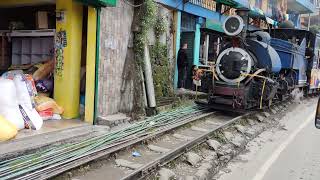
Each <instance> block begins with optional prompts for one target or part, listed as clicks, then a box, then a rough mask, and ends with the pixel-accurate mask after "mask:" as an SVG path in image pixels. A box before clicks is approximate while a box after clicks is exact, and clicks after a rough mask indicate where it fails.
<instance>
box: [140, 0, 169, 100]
mask: <svg viewBox="0 0 320 180" xmlns="http://www.w3.org/2000/svg"><path fill="white" fill-rule="evenodd" d="M158 12H159V11H158V7H157V4H156V2H154V1H153V0H145V3H144V4H143V6H142V9H141V11H140V17H139V18H140V21H139V23H140V24H139V31H138V32H136V34H135V38H134V52H135V56H136V62H137V64H138V66H139V67H140V68H141V66H142V65H143V58H144V46H145V44H146V43H148V39H147V36H148V32H149V30H151V29H153V30H154V32H155V36H156V43H155V45H154V46H152V47H151V49H150V56H151V65H152V69H153V80H154V85H155V92H156V97H163V96H171V95H172V92H173V88H172V80H171V75H170V64H169V58H168V53H167V51H168V50H167V46H166V44H161V43H160V42H159V38H160V36H161V35H162V34H163V33H165V32H166V30H167V29H166V27H167V22H166V21H165V18H164V17H162V16H159V15H158ZM142 69H143V68H142Z"/></svg>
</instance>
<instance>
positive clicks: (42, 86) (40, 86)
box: [36, 79, 53, 93]
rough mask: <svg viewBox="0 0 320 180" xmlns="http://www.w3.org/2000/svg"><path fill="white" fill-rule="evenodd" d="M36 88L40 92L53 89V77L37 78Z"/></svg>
mask: <svg viewBox="0 0 320 180" xmlns="http://www.w3.org/2000/svg"><path fill="white" fill-rule="evenodd" d="M36 87H37V90H38V91H39V92H42V93H48V92H52V91H53V79H44V80H39V81H37V83H36Z"/></svg>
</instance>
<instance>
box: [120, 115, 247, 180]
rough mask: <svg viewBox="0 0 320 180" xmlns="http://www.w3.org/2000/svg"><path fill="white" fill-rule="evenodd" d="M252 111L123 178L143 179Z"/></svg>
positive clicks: (128, 179) (130, 179) (126, 179)
mask: <svg viewBox="0 0 320 180" xmlns="http://www.w3.org/2000/svg"><path fill="white" fill-rule="evenodd" d="M251 114H252V113H247V114H245V115H241V116H238V117H235V118H233V119H231V120H229V121H227V122H225V123H223V124H221V125H219V126H218V127H216V128H213V129H212V130H210V131H209V132H206V133H204V134H202V135H200V136H198V137H197V138H195V139H193V140H192V141H188V142H186V143H184V144H182V145H181V146H179V147H177V148H175V149H173V150H171V151H169V152H168V153H166V154H164V155H163V156H161V157H159V158H157V159H155V160H154V161H151V162H149V163H148V164H146V165H144V166H142V167H141V168H139V169H137V170H134V171H133V172H132V173H130V174H129V175H127V176H126V177H124V178H122V179H121V180H136V179H141V178H143V177H145V176H146V175H147V174H149V173H150V172H151V171H153V170H154V169H156V168H158V167H161V166H163V165H165V164H167V163H168V162H170V161H172V160H174V159H176V158H178V157H179V156H181V155H182V154H183V153H184V152H185V151H186V150H188V149H190V148H192V147H194V146H196V145H198V144H202V143H203V142H204V141H206V140H207V139H208V138H209V137H210V136H211V135H212V134H213V133H215V132H216V131H217V130H220V129H223V128H225V127H227V126H229V125H230V124H233V123H235V122H236V121H238V120H240V119H242V118H244V117H246V116H249V115H251Z"/></svg>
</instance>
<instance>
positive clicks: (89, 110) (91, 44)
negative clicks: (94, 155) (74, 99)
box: [85, 7, 97, 124]
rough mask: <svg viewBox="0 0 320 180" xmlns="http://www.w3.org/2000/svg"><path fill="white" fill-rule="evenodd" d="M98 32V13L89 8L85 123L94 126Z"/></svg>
mask: <svg viewBox="0 0 320 180" xmlns="http://www.w3.org/2000/svg"><path fill="white" fill-rule="evenodd" d="M96 32H97V11H96V9H95V8H93V7H88V34H87V67H86V68H87V71H86V72H87V73H86V106H85V121H86V122H88V123H91V124H93V119H94V93H95V63H96V41H97V36H96V35H97V33H96Z"/></svg>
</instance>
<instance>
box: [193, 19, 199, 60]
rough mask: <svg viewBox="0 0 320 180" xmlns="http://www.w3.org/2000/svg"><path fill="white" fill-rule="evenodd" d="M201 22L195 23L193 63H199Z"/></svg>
mask: <svg viewBox="0 0 320 180" xmlns="http://www.w3.org/2000/svg"><path fill="white" fill-rule="evenodd" d="M200 27H201V24H200V23H196V32H195V37H194V46H193V47H194V48H193V65H197V66H198V65H199V63H200V62H199V61H200V60H199V57H200V38H201V31H200Z"/></svg>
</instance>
